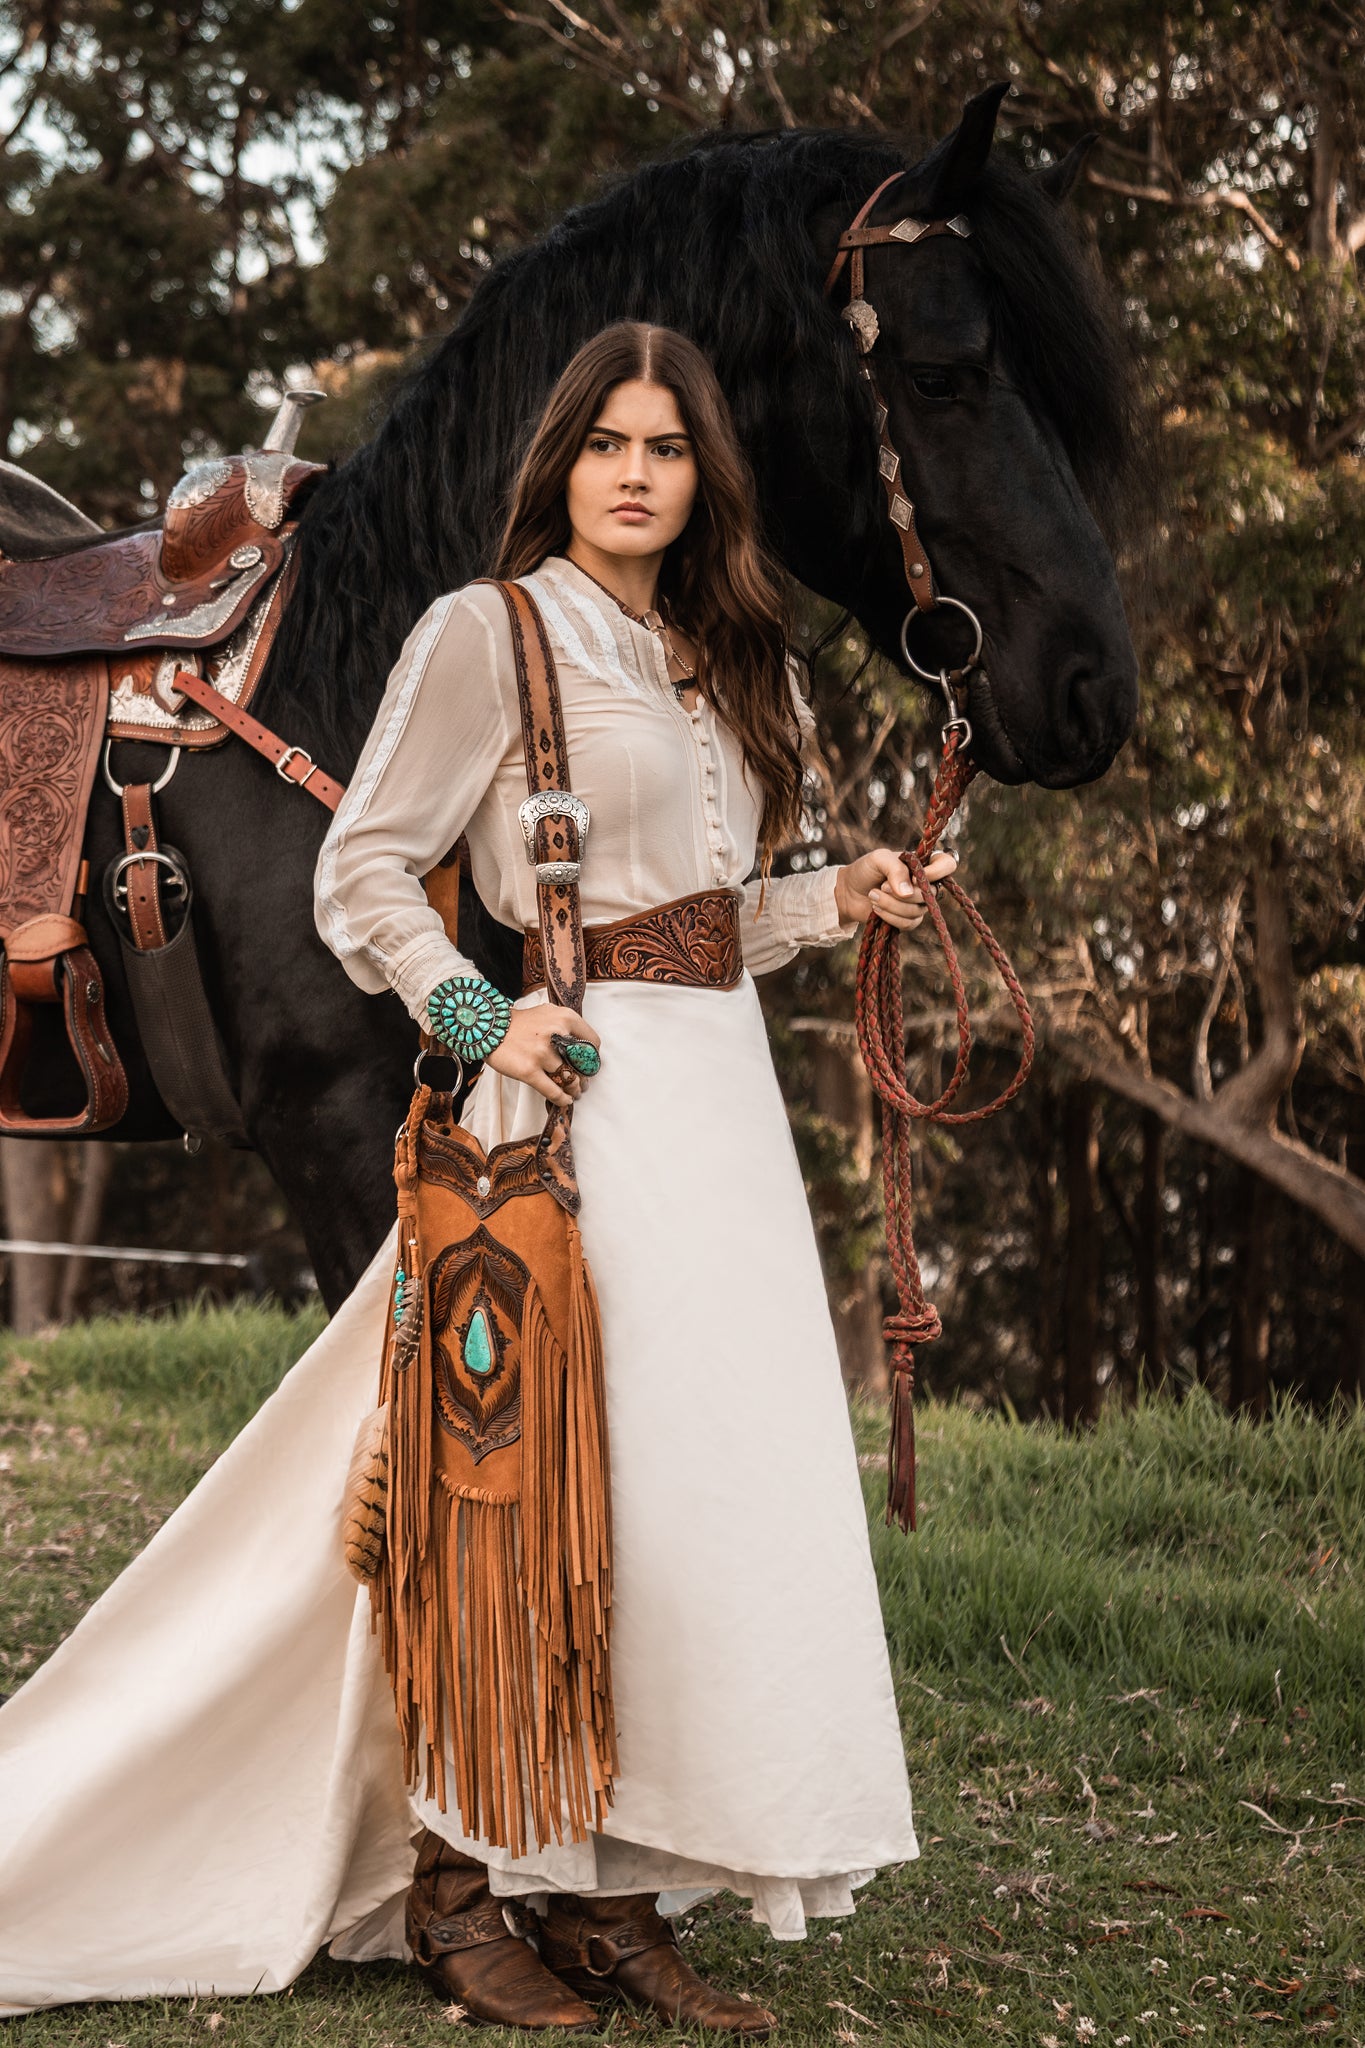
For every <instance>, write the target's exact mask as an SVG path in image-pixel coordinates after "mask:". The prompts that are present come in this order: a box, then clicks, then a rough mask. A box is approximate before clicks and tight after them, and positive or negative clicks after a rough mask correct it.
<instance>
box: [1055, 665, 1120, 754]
mask: <svg viewBox="0 0 1365 2048" xmlns="http://www.w3.org/2000/svg"><path fill="white" fill-rule="evenodd" d="M1061 699H1062V704H1061V711H1062V716H1061V720H1060V721H1059V722H1060V724H1061V728H1062V730H1063V732H1065V733H1067V734H1068V735H1069V736H1070V738H1071V742H1072V745H1073V747H1074V751H1075V754H1076V756H1077V757H1078V758H1079V757H1082V756H1085V755H1089V756H1090V757H1091V758H1092V759H1093V760H1096V761H1101V760H1102V761H1104V762H1105V763H1108V762H1109V761H1112V759H1113V758H1114V755H1115V754H1116V753H1117V752H1118V750H1119V748H1120V747H1121V746H1122V745H1123V742H1124V741H1125V740H1126V739H1127V737H1128V735H1129V733H1130V732H1131V731H1132V729H1133V720H1134V718H1135V717H1136V715H1137V680H1136V677H1135V676H1134V675H1132V674H1131V673H1129V672H1127V671H1125V670H1122V669H1118V670H1115V669H1102V668H1095V667H1092V666H1091V665H1090V663H1088V662H1085V661H1077V662H1075V663H1074V664H1073V665H1072V666H1071V668H1070V670H1069V672H1068V673H1067V674H1066V676H1065V677H1064V678H1063V679H1062V691H1061Z"/></svg>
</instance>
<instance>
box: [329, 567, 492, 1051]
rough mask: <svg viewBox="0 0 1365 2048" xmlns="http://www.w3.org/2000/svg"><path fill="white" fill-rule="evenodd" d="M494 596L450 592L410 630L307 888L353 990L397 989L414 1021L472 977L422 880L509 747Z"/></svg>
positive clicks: (461, 826) (452, 841)
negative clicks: (440, 989) (453, 978)
mask: <svg viewBox="0 0 1365 2048" xmlns="http://www.w3.org/2000/svg"><path fill="white" fill-rule="evenodd" d="M490 597H491V598H492V600H493V603H494V604H496V605H498V606H499V607H501V604H502V600H501V598H500V597H499V596H498V594H497V592H496V591H485V590H479V591H474V590H468V591H454V592H452V593H451V594H450V595H449V596H447V597H442V598H439V599H438V600H437V602H436V603H435V604H434V605H433V606H432V607H431V609H430V611H428V612H426V613H424V614H423V616H422V617H421V618H420V619H419V620H418V621H417V624H416V625H415V626H414V627H413V629H412V631H411V633H410V634H409V635H408V637H407V640H406V641H405V642H404V645H403V651H402V653H401V654H400V655H399V657H398V661H397V663H396V665H395V667H394V669H393V672H392V674H391V675H390V677H389V680H388V684H387V686H386V688H385V691H384V700H383V702H382V704H381V705H380V707H379V712H378V715H377V717H376V718H375V722H374V724H373V726H372V727H371V728H370V736H369V738H368V739H367V740H366V742H365V748H364V752H363V753H362V754H361V756H360V759H359V761H358V762H357V764H356V770H355V774H354V775H353V776H352V778H351V782H350V786H349V788H348V789H347V792H346V795H345V796H344V798H343V799H342V801H341V804H340V807H339V808H338V810H337V814H336V817H335V818H334V820H333V822H332V826H331V829H330V830H329V832H328V834H327V837H326V838H325V839H324V841H323V843H322V851H321V853H320V854H319V856H318V864H317V872H316V875H315V878H314V889H313V904H314V915H315V917H316V920H317V927H318V931H319V933H320V934H321V936H322V938H323V940H324V942H325V943H326V944H327V945H328V946H330V947H331V949H332V951H333V952H334V953H335V954H336V956H337V958H338V959H339V960H340V961H341V964H342V966H343V967H344V968H345V969H346V972H347V973H348V974H349V975H350V977H351V979H352V981H354V982H356V983H357V984H358V986H359V987H361V988H363V989H365V990H366V991H367V992H368V993H370V994H377V993H378V992H379V991H380V990H382V989H384V988H392V989H393V990H395V991H396V993H397V994H398V995H399V996H400V997H401V998H402V1000H403V1002H404V1003H405V1004H406V1005H407V1007H408V1009H409V1010H410V1011H411V1013H412V1015H413V1016H414V1017H415V1018H416V1019H417V1020H418V1022H419V1023H421V1022H425V1018H426V1001H427V997H428V996H429V995H430V993H431V991H432V989H434V988H435V987H436V985H437V983H438V982H441V981H444V980H445V979H446V977H447V976H448V975H452V974H477V973H478V969H477V967H476V966H475V965H474V962H473V961H472V960H471V959H469V957H468V956H467V955H466V954H464V953H461V952H460V951H459V950H458V949H457V948H456V947H455V946H452V945H451V943H450V941H449V939H447V937H446V935H445V930H444V928H443V926H442V924H441V919H440V916H439V914H438V913H437V912H436V911H435V910H433V909H432V908H431V905H430V904H429V903H428V902H427V899H426V896H425V894H424V892H423V889H422V881H421V878H422V876H423V875H425V874H426V873H427V871H428V870H429V869H430V868H433V867H435V865H436V863H437V862H438V861H439V860H440V859H441V858H442V856H443V855H444V854H446V853H448V852H449V850H450V848H451V847H452V846H453V845H454V844H455V841H456V840H457V839H458V838H459V836H460V834H461V832H463V831H464V829H465V826H466V825H467V824H468V822H469V820H470V818H471V817H472V815H473V813H474V811H475V810H476V809H477V807H478V804H479V801H480V799H481V798H482V797H483V795H484V793H485V791H486V790H487V789H488V787H489V785H490V783H491V782H492V780H493V778H494V775H495V774H496V772H497V769H498V765H499V763H500V762H501V760H502V758H503V754H504V753H505V751H506V749H507V745H508V742H509V740H510V739H511V737H512V724H511V717H510V713H509V710H508V707H507V704H506V701H505V696H504V691H503V688H502V685H501V683H500V680H499V652H500V647H499V636H498V631H497V627H496V625H495V621H494V617H493V616H492V615H491V614H490V612H489V609H488V599H489V598H490ZM509 646H510V638H509ZM509 660H510V652H509Z"/></svg>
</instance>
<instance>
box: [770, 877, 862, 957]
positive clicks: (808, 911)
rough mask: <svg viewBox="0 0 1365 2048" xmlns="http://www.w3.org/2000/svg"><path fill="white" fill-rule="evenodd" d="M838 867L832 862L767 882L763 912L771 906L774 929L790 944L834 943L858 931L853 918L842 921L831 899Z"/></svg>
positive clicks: (816, 944)
mask: <svg viewBox="0 0 1365 2048" xmlns="http://www.w3.org/2000/svg"><path fill="white" fill-rule="evenodd" d="M840 872H841V871H840V869H839V868H838V867H837V866H836V865H834V864H833V863H832V862H830V863H827V864H826V865H825V866H824V867H822V868H808V869H806V870H805V871H804V872H802V873H801V874H796V875H782V876H781V877H780V878H779V879H778V880H777V881H776V882H775V883H773V882H770V883H769V885H768V890H769V894H768V901H767V903H765V904H764V906H763V909H764V914H765V916H766V914H767V913H768V911H769V910H770V909H771V910H772V912H773V914H774V918H775V923H776V930H777V932H778V933H780V935H781V937H782V939H783V940H784V941H785V942H786V944H787V945H789V946H833V945H837V944H838V942H839V940H840V939H851V938H852V937H853V935H854V933H855V932H857V931H858V929H859V925H858V921H857V919H856V918H850V919H848V921H847V922H842V921H841V920H840V917H839V907H838V905H837V903H836V902H835V900H834V891H835V887H836V885H837V883H838V879H839V875H840Z"/></svg>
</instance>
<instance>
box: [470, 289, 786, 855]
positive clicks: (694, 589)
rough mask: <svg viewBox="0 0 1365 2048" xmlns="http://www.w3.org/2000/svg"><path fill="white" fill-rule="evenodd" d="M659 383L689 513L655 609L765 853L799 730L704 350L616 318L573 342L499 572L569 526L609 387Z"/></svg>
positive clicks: (729, 427) (720, 398) (736, 448)
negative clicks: (690, 661)
mask: <svg viewBox="0 0 1365 2048" xmlns="http://www.w3.org/2000/svg"><path fill="white" fill-rule="evenodd" d="M636 380H638V381H640V382H641V383H645V384H659V385H662V386H663V387H664V388H665V389H666V390H668V391H671V392H672V394H673V396H674V398H675V399H676V400H677V403H678V410H679V412H680V413H681V415H682V422H683V426H684V427H685V428H686V430H687V432H688V434H689V435H690V437H691V441H692V448H693V453H694V454H695V456H696V462H697V478H698V483H697V496H696V501H695V503H694V504H693V507H692V514H691V517H690V518H689V520H688V522H687V525H686V526H685V527H684V528H683V530H682V532H681V533H680V534H679V535H678V538H677V539H676V540H675V541H673V542H672V543H671V544H670V546H669V547H668V549H667V551H666V552H665V555H664V559H663V565H662V568H661V569H660V572H659V609H660V611H661V612H662V614H663V616H664V617H665V618H666V619H669V620H670V621H672V622H674V623H676V624H677V626H678V627H679V628H680V630H681V631H683V632H684V633H686V634H687V635H688V637H689V639H690V640H691V642H692V645H693V647H694V648H695V649H696V656H697V682H698V684H699V686H700V688H701V689H702V691H703V692H704V694H705V695H706V697H707V698H709V700H710V701H711V702H712V703H713V704H714V705H715V707H716V709H717V711H718V712H719V713H720V715H721V716H722V717H723V718H724V720H725V722H726V724H727V725H728V726H729V727H730V729H731V731H732V732H733V733H734V734H735V736H736V738H737V739H738V740H739V742H740V745H741V747H742V748H743V751H744V759H745V765H746V767H747V768H748V769H749V771H750V772H751V774H752V775H753V777H754V778H755V779H756V781H757V782H758V784H759V787H760V789H761V791H762V810H761V818H760V824H759V843H760V846H761V847H762V849H763V851H764V854H765V857H766V858H768V859H770V858H771V855H772V853H773V852H774V850H775V849H776V848H777V847H779V846H781V845H783V844H784V843H785V842H786V841H787V840H789V839H791V838H793V837H794V836H795V834H796V830H797V826H798V824H799V821H800V816H801V779H802V767H801V757H800V752H799V734H798V732H797V729H796V724H795V720H794V717H793V714H792V703H791V694H790V688H789V685H788V681H787V645H788V639H789V631H788V622H787V607H786V602H785V599H784V596H783V591H782V587H781V585H780V583H779V582H778V579H777V575H776V573H775V571H774V570H773V568H772V566H771V564H770V563H769V562H768V560H767V558H766V556H765V554H764V552H763V548H762V545H761V543H760V541H759V537H758V506H757V500H756V497H755V493H754V480H753V476H752V473H751V471H750V469H749V465H748V463H747V461H746V460H745V458H744V453H743V450H742V449H741V448H740V445H739V441H738V438H737V437H736V434H735V427H734V421H733V420H732V419H731V417H730V408H729V406H728V405H727V404H726V402H725V396H724V393H723V392H722V391H721V388H720V385H719V384H718V383H717V382H716V374H715V371H714V370H713V369H712V368H711V365H710V364H709V363H708V362H707V360H706V357H705V356H704V355H703V354H702V352H701V350H700V349H699V348H697V347H696V345H695V344H694V343H693V342H690V341H688V340H687V338H686V336H684V335H681V334H677V333H675V332H674V331H673V329H672V328H671V327H652V326H649V325H647V324H646V323H645V322H644V321H640V320H620V321H618V322H617V323H616V324H615V325H614V326H612V327H604V328H603V330H602V332H601V333H600V334H596V335H594V336H593V338H592V340H591V341H588V342H585V343H584V345H583V347H582V348H581V349H579V351H578V353H577V355H575V356H574V357H573V358H572V360H571V361H570V362H569V364H568V366H567V368H566V369H565V370H564V372H563V374H562V376H561V377H560V379H559V382H558V383H557V384H556V385H555V388H554V390H553V391H552V392H551V393H550V397H549V401H548V403H547V404H546V407H545V410H544V412H543V413H542V414H541V417H540V421H539V424H538V425H537V427H536V430H535V432H534V434H533V435H532V437H531V444H530V446H529V447H528V449H527V451H526V454H525V456H524V458H523V460H522V464H521V468H520V470H519V471H518V472H517V479H516V482H515V484H514V485H513V487H512V500H511V510H510V511H509V513H508V515H507V524H506V526H505V527H504V528H503V534H502V541H501V544H500V546H499V550H498V567H497V574H498V575H499V576H508V577H514V576H526V575H529V574H530V572H531V571H532V570H533V569H536V568H539V566H540V564H541V563H542V562H543V561H544V560H545V557H546V556H547V555H557V554H562V553H563V552H564V550H565V548H566V547H567V546H568V544H569V541H570V539H571V538H572V529H571V527H570V525H569V512H568V502H567V496H566V489H567V485H568V480H569V472H570V470H571V469H572V468H573V466H574V464H575V463H576V462H577V460H578V458H579V455H580V454H581V453H582V450H583V443H584V441H585V440H586V439H587V437H588V434H589V433H590V432H591V430H592V427H593V425H594V424H595V422H596V421H597V420H598V418H599V417H600V415H601V412H602V408H603V406H604V405H605V404H606V401H607V397H608V394H609V393H610V392H611V391H613V390H614V389H615V387H616V386H617V385H618V384H627V383H631V382H633V381H636Z"/></svg>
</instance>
